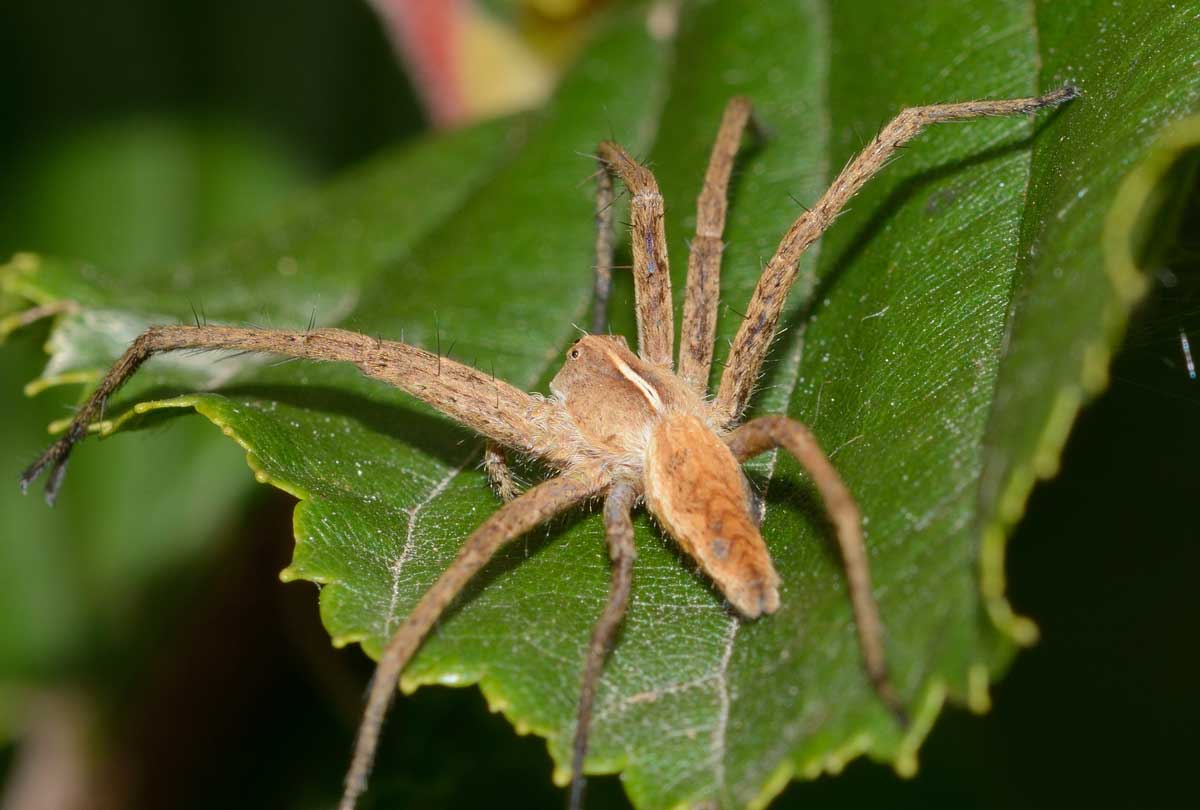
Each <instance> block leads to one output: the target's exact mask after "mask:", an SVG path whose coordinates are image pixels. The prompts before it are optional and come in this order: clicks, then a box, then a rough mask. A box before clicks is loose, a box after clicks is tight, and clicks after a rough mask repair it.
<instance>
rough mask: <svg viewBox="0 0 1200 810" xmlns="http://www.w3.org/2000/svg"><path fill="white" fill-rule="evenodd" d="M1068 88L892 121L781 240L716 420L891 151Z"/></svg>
mask: <svg viewBox="0 0 1200 810" xmlns="http://www.w3.org/2000/svg"><path fill="white" fill-rule="evenodd" d="M1078 94H1079V93H1078V91H1077V90H1076V89H1075V88H1074V87H1073V86H1071V85H1067V86H1065V87H1061V88H1059V89H1058V90H1054V91H1052V92H1049V93H1046V94H1045V95H1042V96H1037V97H1035V98H1017V99H1003V100H997V101H967V102H963V103H960V104H934V105H931V106H927V107H910V108H908V109H906V110H903V111H902V112H901V113H900V114H899V115H897V116H896V117H895V118H893V119H892V120H891V121H890V122H889V123H888V124H887V125H886V126H885V127H884V128H883V129H882V130H880V132H879V134H878V135H876V136H875V139H874V140H873V141H871V143H869V144H868V145H867V147H866V148H865V149H863V150H862V152H860V153H859V154H858V155H857V156H856V157H854V158H853V159H852V160H851V161H850V162H849V163H848V164H846V168H844V169H842V171H841V173H840V174H839V175H838V176H837V178H836V179H835V180H834V181H833V185H831V186H830V187H829V188H828V189H827V190H826V191H825V193H824V194H823V195H822V196H821V199H820V200H818V201H817V204H816V205H814V206H813V207H812V209H811V210H810V211H807V212H805V213H804V214H802V215H801V216H800V217H799V218H798V219H797V220H796V221H795V222H793V223H792V226H791V227H790V228H789V229H788V231H787V233H786V234H784V236H783V239H782V241H780V243H779V247H778V248H776V250H775V255H774V256H772V257H771V260H770V261H769V262H767V267H766V269H765V270H764V271H763V274H762V276H761V277H760V278H759V280H758V286H757V287H755V289H754V294H753V296H752V297H751V298H750V306H749V308H748V309H747V312H746V319H745V320H744V321H743V322H742V325H741V327H740V328H739V329H738V332H737V336H736V337H735V338H734V340H733V347H732V348H731V349H730V351H729V357H728V359H727V361H726V363H725V372H724V374H723V375H722V376H721V387H720V389H719V390H718V391H717V398H716V401H715V403H714V404H715V410H716V412H717V414H718V418H719V419H720V420H722V421H724V422H725V424H727V425H732V423H733V422H734V421H736V420H737V418H738V417H739V416H741V414H742V411H743V410H745V408H746V403H747V402H748V401H749V399H750V394H751V393H752V391H753V389H754V383H755V381H756V380H757V378H758V372H759V369H760V368H761V367H762V363H763V360H764V358H765V357H766V355H767V350H768V348H770V345H771V340H772V339H773V337H774V335H775V327H776V326H777V325H778V323H779V315H780V313H781V312H782V311H783V306H784V303H785V302H786V300H787V294H788V290H789V289H791V286H792V282H793V281H795V280H796V272H797V269H798V268H797V262H798V261H799V260H800V256H801V254H803V253H804V251H805V250H807V249H808V247H809V245H811V244H812V243H813V242H815V241H816V240H817V239H818V238H819V237H820V236H821V234H822V233H824V232H825V229H826V228H828V227H829V226H830V225H831V224H832V223H833V220H834V219H835V218H836V217H837V215H838V213H839V212H840V211H841V210H842V208H843V207H844V206H845V205H846V203H847V202H849V201H850V198H851V197H853V196H854V195H855V194H857V193H858V191H859V189H861V188H862V187H863V185H864V184H865V183H866V182H867V181H868V180H870V179H871V178H872V177H874V176H875V175H876V174H878V173H879V171H880V170H881V169H882V168H883V167H884V166H885V165H886V164H887V161H888V159H889V158H890V157H891V156H892V155H893V154H895V152H896V150H897V149H899V148H900V147H902V146H903V145H904V144H906V143H908V142H909V141H910V140H912V139H913V138H915V137H916V136H917V135H918V134H920V132H921V131H922V130H923V129H925V127H926V126H928V125H929V124H935V123H940V122H943V121H967V120H970V119H973V118H982V117H986V116H1000V115H1021V114H1028V113H1032V112H1035V111H1036V110H1040V109H1042V108H1043V107H1049V106H1052V105H1054V104H1060V103H1062V102H1064V101H1068V100H1069V99H1073V98H1075V97H1076V96H1077V95H1078Z"/></svg>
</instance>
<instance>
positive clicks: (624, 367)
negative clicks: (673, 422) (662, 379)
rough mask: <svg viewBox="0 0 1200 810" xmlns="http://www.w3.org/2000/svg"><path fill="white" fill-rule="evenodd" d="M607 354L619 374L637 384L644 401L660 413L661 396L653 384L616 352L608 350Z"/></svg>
mask: <svg viewBox="0 0 1200 810" xmlns="http://www.w3.org/2000/svg"><path fill="white" fill-rule="evenodd" d="M607 354H608V357H609V359H610V360H612V361H613V365H614V366H616V367H617V371H619V372H621V376H623V377H624V378H625V379H627V380H629V381H630V382H631V383H633V384H634V385H635V386H637V389H638V390H639V391H641V392H642V396H644V397H645V398H646V401H647V402H649V403H650V407H651V408H652V409H654V411H656V412H657V413H662V412H663V410H664V408H663V401H662V397H660V396H659V395H658V392H657V391H655V390H654V386H653V385H651V384H650V383H649V382H647V380H646V378H645V377H643V376H642V375H640V374H638V373H637V372H636V371H634V370H633V369H631V368H630V367H629V364H628V363H626V362H625V361H624V360H622V359H621V358H620V357H619V356H618V355H617V353H616V352H612V351H610V352H607Z"/></svg>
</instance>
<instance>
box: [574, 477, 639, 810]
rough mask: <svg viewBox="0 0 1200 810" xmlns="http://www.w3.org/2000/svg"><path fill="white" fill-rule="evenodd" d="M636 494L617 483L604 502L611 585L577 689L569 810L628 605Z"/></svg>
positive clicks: (578, 799)
mask: <svg viewBox="0 0 1200 810" xmlns="http://www.w3.org/2000/svg"><path fill="white" fill-rule="evenodd" d="M636 501H637V491H636V490H635V489H634V488H633V487H632V486H630V485H629V484H617V485H616V486H614V487H613V488H612V490H611V491H610V492H609V493H608V498H607V499H606V500H605V501H604V531H605V537H606V539H607V541H608V555H609V557H610V558H611V559H612V564H613V570H612V584H611V585H610V586H609V591H608V604H607V605H605V607H604V612H603V613H602V614H600V619H599V620H598V621H597V622H596V626H595V628H593V630H592V640H591V642H590V643H589V644H588V652H587V660H586V662H585V663H584V667H583V683H582V687H581V688H580V690H579V709H578V712H577V713H576V718H575V740H574V743H573V745H572V749H571V794H570V800H569V802H568V805H567V806H568V807H569V808H570V810H579V808H581V807H582V806H583V788H584V785H585V780H584V777H583V758H584V756H585V755H586V754H587V743H588V730H589V728H590V726H591V721H592V702H593V700H594V699H595V697H596V683H597V682H598V681H599V680H600V670H601V669H603V667H604V659H605V657H607V655H608V651H609V650H610V649H611V647H612V642H613V637H614V636H616V634H617V628H619V627H620V626H621V620H622V619H623V618H624V617H625V609H626V607H628V605H629V590H630V588H631V587H632V585H633V561H634V558H635V557H636V556H637V552H636V550H635V549H634V546H633V515H632V513H633V505H634V503H635V502H636Z"/></svg>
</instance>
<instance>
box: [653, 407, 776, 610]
mask: <svg viewBox="0 0 1200 810" xmlns="http://www.w3.org/2000/svg"><path fill="white" fill-rule="evenodd" d="M645 469H646V472H645V481H646V505H647V506H648V507H649V509H650V511H651V512H652V513H653V514H654V516H655V517H656V518H657V519H658V521H659V523H661V524H662V525H663V527H664V528H665V529H666V530H667V531H668V532H670V534H671V536H672V537H674V538H675V540H676V541H677V542H678V543H679V545H680V546H681V547H682V548H683V550H684V551H686V552H687V553H688V554H689V555H691V556H692V557H693V558H694V559H695V560H696V562H698V563H700V566H701V568H703V569H704V572H705V573H706V574H708V575H709V576H710V577H711V578H712V580H713V582H714V583H716V585H717V587H718V588H719V589H720V590H721V593H722V594H724V596H725V598H726V599H728V600H729V602H730V604H732V605H733V606H734V607H735V608H736V609H737V611H738V612H739V613H741V614H742V615H743V616H745V617H746V618H750V619H752V618H754V617H756V616H759V615H760V614H763V613H774V612H775V609H776V608H778V607H779V575H778V574H776V573H775V566H774V565H773V564H772V563H771V555H770V553H769V552H768V551H767V546H766V543H765V542H763V539H762V535H760V534H759V532H758V527H757V526H755V525H754V520H753V519H752V518H751V512H750V508H751V502H750V498H749V496H748V492H747V489H746V484H745V478H744V477H743V476H742V470H741V467H740V466H739V465H738V463H737V459H735V458H734V457H733V453H731V452H730V450H729V448H728V447H726V446H725V443H724V442H722V441H721V440H720V439H719V438H718V437H717V436H716V434H714V433H713V432H712V431H711V430H710V429H709V428H708V426H707V425H705V424H704V421H703V420H701V419H700V418H699V417H698V416H695V415H693V414H688V413H677V414H672V415H670V416H667V417H665V418H664V419H662V420H660V421H659V422H658V423H657V424H656V425H655V426H654V429H653V430H652V431H651V434H650V441H649V443H648V445H647V450H646V468H645Z"/></svg>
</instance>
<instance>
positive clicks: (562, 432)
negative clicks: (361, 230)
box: [21, 326, 573, 504]
mask: <svg viewBox="0 0 1200 810" xmlns="http://www.w3.org/2000/svg"><path fill="white" fill-rule="evenodd" d="M179 349H233V350H239V351H250V352H266V353H273V354H281V355H285V356H288V357H297V358H304V359H309V360H328V361H342V362H348V363H354V364H355V365H357V366H358V367H359V370H361V371H362V372H363V373H364V374H366V375H367V376H369V377H374V378H376V379H380V380H383V381H384V382H387V383H390V384H391V385H394V386H396V387H397V388H400V389H402V390H404V391H406V392H408V393H409V394H411V395H412V396H414V397H416V398H417V399H420V400H422V401H424V402H427V403H429V404H430V405H432V406H433V407H435V408H437V409H438V410H439V411H441V412H442V413H444V414H446V415H447V416H449V417H451V418H452V419H454V420H455V421H457V422H460V423H462V424H463V425H466V426H467V427H469V428H471V429H472V430H474V431H476V432H478V433H481V434H483V435H484V436H486V437H487V438H489V439H492V440H493V441H497V442H500V443H502V444H504V445H506V446H508V447H512V448H514V449H516V450H518V451H520V452H525V453H529V454H530V455H534V456H539V457H541V458H544V459H546V460H547V461H549V462H551V463H556V464H558V465H559V466H566V463H565V462H566V459H569V458H570V455H569V454H570V453H571V452H572V448H573V444H572V442H573V439H572V438H571V437H572V435H573V434H572V431H571V429H570V426H569V423H568V418H567V416H566V414H565V412H564V411H563V409H562V408H561V406H559V405H558V404H557V403H555V402H554V401H552V400H543V399H540V398H537V397H534V396H531V395H530V394H527V393H525V392H524V391H521V390H519V389H517V388H514V387H513V386H511V385H509V384H508V383H506V382H503V381H500V380H496V379H494V378H493V377H491V376H490V375H488V374H485V373H483V372H481V371H477V370H476V369H473V368H471V367H469V366H464V365H462V364H461V363H456V362H454V361H453V360H450V359H448V358H445V357H440V356H438V355H435V354H433V353H431V352H427V351H425V350H424V349H420V348H417V347H416V346H410V345H408V344H406V343H395V342H392V341H384V340H377V339H376V338H373V337H369V336H367V335H360V334H358V333H356V332H347V331H345V330H343V329H315V330H311V331H284V330H274V329H255V328H248V327H234V326H152V327H150V328H149V329H147V330H146V331H145V332H143V333H142V334H141V335H140V336H139V337H138V338H137V339H136V340H134V341H133V343H132V344H130V346H129V348H128V349H127V350H126V351H125V354H123V355H122V356H121V358H120V359H119V360H117V362H116V363H115V364H114V365H113V367H112V368H111V369H109V371H108V373H107V374H106V375H105V376H104V379H103V380H102V381H101V382H100V385H99V386H98V387H97V388H96V390H95V392H94V393H93V394H92V396H91V397H90V398H89V399H88V400H87V402H85V403H84V404H83V406H82V407H81V408H80V409H79V410H78V411H77V412H76V414H75V418H74V419H73V420H71V424H70V426H69V427H68V428H67V431H66V433H65V435H63V436H62V437H61V438H60V439H59V440H58V441H56V442H55V443H54V444H52V445H51V446H50V447H49V448H47V449H46V451H45V452H44V453H42V455H41V456H40V457H39V458H38V459H37V461H35V462H34V463H33V464H32V465H30V467H29V468H28V469H27V470H26V471H25V472H24V474H23V475H22V476H21V489H22V490H26V489H28V487H29V484H30V483H32V482H33V480H34V479H35V478H37V477H38V476H39V475H40V474H41V473H42V472H43V471H44V470H46V469H47V468H49V469H50V476H49V479H48V480H47V482H46V501H47V502H48V503H51V504H53V503H54V499H55V497H56V496H57V494H58V489H59V487H60V486H61V484H62V479H63V476H64V474H65V473H66V465H67V460H68V458H69V457H70V454H71V450H72V448H74V446H75V445H76V444H77V443H78V442H79V441H81V440H82V439H83V438H84V436H85V435H87V426H88V424H89V423H91V421H92V420H93V419H95V418H97V417H98V416H99V415H100V414H102V413H103V410H104V405H105V402H107V400H108V398H109V397H110V396H112V394H113V393H114V392H115V391H116V390H117V389H118V388H120V387H121V385H122V384H123V383H124V382H125V381H126V380H127V379H129V377H130V376H132V375H133V374H134V372H136V371H137V370H138V368H139V367H140V366H141V365H142V363H144V362H145V361H146V360H148V359H149V358H150V357H152V356H153V355H155V354H159V353H161V352H168V351H175V350H179Z"/></svg>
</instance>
